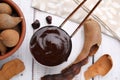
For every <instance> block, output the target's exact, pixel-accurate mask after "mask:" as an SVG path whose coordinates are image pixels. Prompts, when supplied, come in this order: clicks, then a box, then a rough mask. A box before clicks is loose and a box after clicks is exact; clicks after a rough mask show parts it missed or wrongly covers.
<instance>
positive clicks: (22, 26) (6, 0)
mask: <svg viewBox="0 0 120 80" xmlns="http://www.w3.org/2000/svg"><path fill="white" fill-rule="evenodd" d="M1 2H4V3H7V4H9V5H10V6H11V7H12V9H13V12H14V13H16V15H17V16H19V17H23V20H22V22H21V23H19V26H20V27H19V29H20V39H19V42H18V43H17V45H16V46H15V47H13V48H10V49H8V51H7V52H6V53H5V55H3V56H0V60H2V59H5V58H7V57H9V56H11V55H12V54H14V53H15V52H16V51H17V50H18V48H19V47H20V46H21V44H22V42H23V40H24V37H25V33H26V23H25V18H24V15H23V13H22V11H21V9H20V8H19V7H18V6H17V5H16V4H15V3H14V2H13V1H12V0H0V3H1Z"/></svg>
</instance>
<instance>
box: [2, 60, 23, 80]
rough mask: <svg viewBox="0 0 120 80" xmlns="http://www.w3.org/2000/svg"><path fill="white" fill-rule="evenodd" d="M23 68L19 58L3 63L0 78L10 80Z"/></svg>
mask: <svg viewBox="0 0 120 80" xmlns="http://www.w3.org/2000/svg"><path fill="white" fill-rule="evenodd" d="M24 69H25V66H24V63H23V62H22V61H21V60H19V59H14V60H12V61H9V62H7V63H5V64H4V65H3V67H2V69H1V70H0V80H10V79H11V78H12V77H13V76H15V75H17V74H19V73H20V72H22V71H23V70H24Z"/></svg>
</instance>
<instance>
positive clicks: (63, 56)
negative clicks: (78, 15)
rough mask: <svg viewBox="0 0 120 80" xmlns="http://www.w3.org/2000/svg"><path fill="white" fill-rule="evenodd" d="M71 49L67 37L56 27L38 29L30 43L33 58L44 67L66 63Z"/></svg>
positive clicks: (69, 40)
mask: <svg viewBox="0 0 120 80" xmlns="http://www.w3.org/2000/svg"><path fill="white" fill-rule="evenodd" d="M71 48H72V43H71V39H70V37H69V35H68V34H67V33H66V32H65V31H64V30H63V29H61V28H59V27H56V26H45V27H43V28H41V29H39V30H38V31H37V32H35V34H34V35H33V37H32V38H31V41H30V50H31V53H32V55H33V56H34V58H35V59H36V60H37V61H38V62H39V63H41V64H43V65H46V66H56V65H59V64H61V63H63V62H64V61H67V59H68V57H69V55H70V52H71Z"/></svg>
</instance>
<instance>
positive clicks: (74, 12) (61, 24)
mask: <svg viewBox="0 0 120 80" xmlns="http://www.w3.org/2000/svg"><path fill="white" fill-rule="evenodd" d="M86 1H87V0H84V1H82V2H81V3H80V4H79V5H78V7H76V8H75V10H74V11H73V12H72V13H71V14H70V15H69V16H68V17H67V18H66V19H65V20H64V21H63V22H62V24H61V25H60V26H59V27H62V26H63V25H64V24H65V23H66V22H67V20H68V19H69V18H70V17H71V16H72V15H73V14H74V13H75V12H76V11H77V10H78V9H79V8H80V7H81V6H82V5H83V4H84V3H85V2H86Z"/></svg>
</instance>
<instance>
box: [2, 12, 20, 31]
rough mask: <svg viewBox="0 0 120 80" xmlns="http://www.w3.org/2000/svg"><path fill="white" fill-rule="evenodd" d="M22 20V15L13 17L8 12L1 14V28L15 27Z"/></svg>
mask: <svg viewBox="0 0 120 80" xmlns="http://www.w3.org/2000/svg"><path fill="white" fill-rule="evenodd" d="M21 21H22V17H13V16H10V15H8V14H0V30H4V29H10V28H13V27H15V26H16V25H18V24H19V23H20V22H21Z"/></svg>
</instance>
